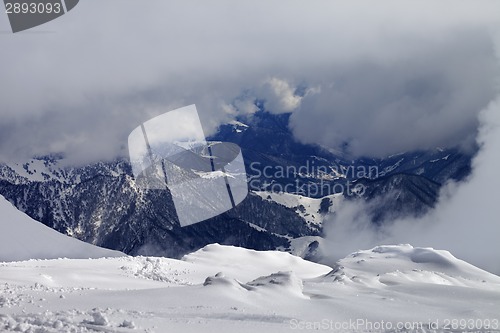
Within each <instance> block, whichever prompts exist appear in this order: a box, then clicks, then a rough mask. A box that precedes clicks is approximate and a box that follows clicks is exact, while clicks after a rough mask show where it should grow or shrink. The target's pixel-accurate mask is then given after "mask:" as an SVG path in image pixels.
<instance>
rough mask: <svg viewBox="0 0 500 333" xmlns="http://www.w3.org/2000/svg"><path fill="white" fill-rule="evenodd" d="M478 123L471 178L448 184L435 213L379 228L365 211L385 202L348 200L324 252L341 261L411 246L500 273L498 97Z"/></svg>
mask: <svg viewBox="0 0 500 333" xmlns="http://www.w3.org/2000/svg"><path fill="white" fill-rule="evenodd" d="M479 122H480V124H481V126H480V130H479V134H478V137H477V141H478V144H479V145H480V147H481V148H480V150H479V153H478V154H477V156H476V157H475V158H474V159H473V171H472V174H471V175H470V176H469V178H468V179H467V180H466V181H465V182H462V183H454V182H451V183H449V184H447V185H445V186H444V187H443V189H442V191H441V195H440V198H439V202H438V204H437V205H436V207H435V208H434V209H433V210H432V211H430V212H429V213H428V214H427V215H425V216H424V217H421V218H406V219H396V220H391V221H385V222H384V223H383V224H382V227H377V226H375V225H374V224H373V223H371V221H370V218H369V216H368V215H367V213H366V212H367V211H369V208H370V207H371V205H378V204H382V203H381V202H372V203H368V204H367V203H363V202H346V203H345V204H344V205H342V206H341V207H340V210H339V211H338V212H337V214H336V216H334V217H332V219H331V220H329V221H328V222H326V223H325V231H326V234H327V239H328V242H327V245H326V247H325V254H326V255H328V256H331V257H330V259H336V258H337V259H338V258H341V257H343V256H345V255H346V254H348V253H351V252H354V251H356V250H358V249H367V248H371V247H373V246H375V245H378V244H401V243H410V244H412V245H414V246H425V247H434V248H437V249H446V250H449V251H450V252H451V253H452V254H454V255H455V256H457V257H458V258H460V259H464V260H466V261H468V262H470V263H472V264H474V265H476V266H479V267H481V268H483V269H486V270H489V271H490V272H493V273H496V274H500V243H499V242H498V235H500V223H499V219H498V217H499V216H500V206H499V205H498V202H497V201H498V189H499V188H500V181H499V180H498V170H499V169H500V155H499V154H498V151H500V98H498V99H496V100H495V101H493V102H491V103H490V104H489V105H488V107H487V108H485V109H484V110H483V111H481V112H480V113H479ZM381 200H383V199H381Z"/></svg>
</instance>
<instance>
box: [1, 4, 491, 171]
mask: <svg viewBox="0 0 500 333" xmlns="http://www.w3.org/2000/svg"><path fill="white" fill-rule="evenodd" d="M499 12H500V3H498V2H496V1H480V2H476V1H470V2H459V1H448V2H447V1H441V2H439V3H434V2H430V1H429V2H418V3H417V2H405V1H380V2H377V3H376V5H372V6H367V5H362V4H361V3H356V4H352V3H351V2H347V1H345V2H336V1H331V0H328V1H293V0H286V1H233V0H231V1H189V0H182V1H160V0H152V1H148V2H147V3H144V2H142V1H131V0H85V1H80V3H79V5H78V6H77V7H75V9H74V10H72V11H71V12H70V13H68V14H66V15H64V16H62V17H61V18H59V19H56V20H54V21H52V22H50V23H47V24H45V25H42V26H40V27H37V28H35V29H31V30H29V31H27V32H23V33H18V34H12V33H10V32H9V31H10V28H9V26H8V21H7V17H6V15H0V50H1V52H0V61H1V65H0V115H1V118H0V158H1V159H4V160H6V159H12V158H24V157H26V156H30V155H34V154H37V155H40V154H46V153H51V152H64V153H65V154H66V155H67V156H68V157H69V158H70V159H72V160H73V161H74V162H79V163H80V162H82V163H87V162H91V161H95V160H97V159H111V158H114V157H116V156H118V155H123V156H126V143H127V136H128V134H129V133H130V131H131V130H132V129H133V128H135V127H136V126H137V125H138V124H140V123H141V122H143V121H145V120H147V119H149V118H151V117H153V116H156V115H159V114H162V113H164V112H166V111H168V110H171V109H173V108H175V107H180V106H184V105H189V104H192V103H196V104H197V106H198V110H199V112H200V113H202V115H203V119H204V120H205V121H206V122H207V123H206V124H204V125H206V130H207V131H210V130H213V128H214V127H215V126H216V125H217V124H219V123H220V122H222V121H226V120H228V119H230V118H231V117H234V116H236V115H237V114H238V113H244V112H254V111H255V106H254V105H253V101H254V99H255V98H259V99H265V100H266V107H267V108H268V109H269V110H270V111H272V112H293V116H292V118H291V124H290V126H291V128H292V129H293V131H294V134H295V135H296V137H297V138H298V139H299V140H302V141H304V142H312V143H319V144H322V145H324V146H327V147H330V148H338V147H339V146H341V145H343V144H344V143H347V147H348V149H349V151H350V153H352V154H354V155H371V156H384V155H386V154H391V153H397V152H401V151H407V150H412V149H420V148H424V149H425V148H430V147H435V146H451V145H461V146H464V147H467V146H468V145H470V144H471V143H472V142H474V139H475V137H476V133H477V128H478V120H477V115H478V112H479V111H480V110H481V109H483V108H485V107H486V105H488V103H489V102H490V101H491V100H492V99H493V98H494V96H495V95H496V92H497V90H498V89H497V82H498V74H499V66H498V62H497V59H496V57H495V47H496V44H495V43H496V41H495V38H496V37H495V36H498V29H499V26H500V25H499V21H500V20H499V18H498V13H499ZM297 87H306V89H305V92H304V93H303V94H301V96H297V95H296V89H297ZM302 95H303V96H302Z"/></svg>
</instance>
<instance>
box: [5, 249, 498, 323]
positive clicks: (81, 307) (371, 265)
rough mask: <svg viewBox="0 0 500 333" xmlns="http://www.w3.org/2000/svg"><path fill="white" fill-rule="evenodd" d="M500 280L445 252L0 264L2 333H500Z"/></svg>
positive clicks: (220, 253) (212, 252)
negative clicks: (326, 259)
mask: <svg viewBox="0 0 500 333" xmlns="http://www.w3.org/2000/svg"><path fill="white" fill-rule="evenodd" d="M499 306H500V277H498V276H495V275H492V274H490V273H487V272H485V271H482V270H480V269H478V268H476V267H474V266H472V265H470V264H468V263H466V262H464V261H462V260H459V259H457V258H455V257H453V256H452V255H451V254H450V253H449V252H447V251H441V250H433V249H430V248H413V247H411V246H410V245H398V246H394V245H393V246H378V247H375V248H373V249H371V250H365V251H358V252H356V253H353V254H351V255H350V256H348V257H346V258H345V259H342V260H340V261H338V262H337V263H336V264H335V265H334V266H333V268H332V267H328V266H325V265H319V264H316V263H312V262H308V261H305V260H303V259H301V258H298V257H295V256H292V255H290V254H287V253H283V252H277V251H265V252H261V251H253V250H247V249H243V248H237V247H231V246H222V245H218V244H212V245H208V246H206V247H204V248H202V249H200V250H198V251H196V252H194V253H191V254H188V255H186V256H184V257H183V258H182V259H181V260H176V259H168V258H155V257H118V258H106V259H94V260H90V259H87V260H74V259H59V260H43V261H39V260H31V261H25V262H14V263H3V264H0V331H2V332H235V331H236V332H255V331H260V332H290V331H295V330H329V331H334V332H340V331H343V332H344V331H345V332H347V331H348V332H366V331H376V332H395V331H398V332H401V331H412V332H427V331H430V332H456V331H465V330H467V331H475V332H498V331H499V329H500V328H499V325H500V324H499V320H500V316H499V313H498V307H499Z"/></svg>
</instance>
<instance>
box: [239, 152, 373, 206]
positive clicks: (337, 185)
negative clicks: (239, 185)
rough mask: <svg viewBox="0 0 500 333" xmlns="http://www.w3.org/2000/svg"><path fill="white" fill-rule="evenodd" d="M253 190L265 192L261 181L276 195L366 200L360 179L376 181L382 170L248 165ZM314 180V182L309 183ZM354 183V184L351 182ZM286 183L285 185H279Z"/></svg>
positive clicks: (306, 165) (353, 167) (307, 165)
mask: <svg viewBox="0 0 500 333" xmlns="http://www.w3.org/2000/svg"><path fill="white" fill-rule="evenodd" d="M249 169H250V171H251V176H250V177H249V180H248V183H249V185H250V188H252V189H256V188H262V184H261V183H262V180H263V179H264V180H266V181H267V184H266V185H265V187H264V189H265V190H266V191H269V192H274V193H295V194H300V195H304V196H307V197H323V196H326V195H330V194H334V193H343V194H344V195H346V196H359V197H360V196H363V195H364V194H365V192H366V186H365V185H364V184H361V183H359V182H358V181H357V180H358V179H377V178H378V177H379V174H380V173H379V168H378V166H376V165H371V166H364V165H358V166H353V165H349V166H342V165H340V166H339V165H333V166H330V165H329V166H325V165H315V163H314V161H312V162H311V161H306V163H304V164H303V165H300V166H295V165H287V166H282V165H263V164H262V163H260V162H252V163H250V165H249ZM310 179H314V180H315V181H308V180H310ZM351 179H354V180H351ZM280 180H284V181H280Z"/></svg>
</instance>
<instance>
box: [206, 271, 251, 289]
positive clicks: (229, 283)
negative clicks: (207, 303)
mask: <svg viewBox="0 0 500 333" xmlns="http://www.w3.org/2000/svg"><path fill="white" fill-rule="evenodd" d="M203 286H204V287H207V286H222V287H224V288H233V289H237V290H251V289H252V288H250V287H248V286H246V285H245V284H243V283H241V282H239V281H238V280H236V279H231V278H227V277H226V276H225V275H224V273H222V272H219V273H217V274H215V276H209V277H207V278H206V279H205V282H204V283H203Z"/></svg>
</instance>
